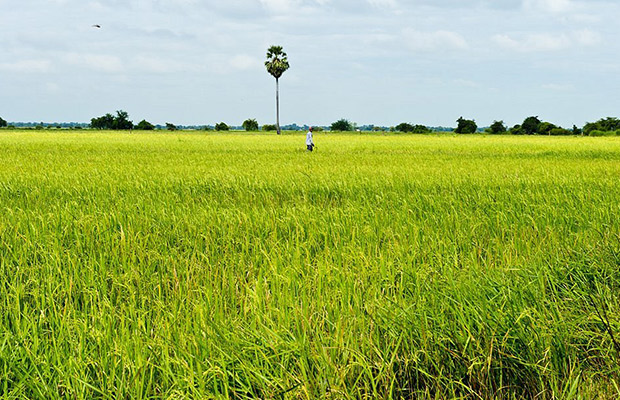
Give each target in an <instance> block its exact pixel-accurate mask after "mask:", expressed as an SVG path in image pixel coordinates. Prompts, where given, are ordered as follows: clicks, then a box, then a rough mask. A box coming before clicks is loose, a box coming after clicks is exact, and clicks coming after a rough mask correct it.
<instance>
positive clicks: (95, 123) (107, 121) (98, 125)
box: [90, 113, 114, 129]
mask: <svg viewBox="0 0 620 400" xmlns="http://www.w3.org/2000/svg"><path fill="white" fill-rule="evenodd" d="M113 123H114V117H113V116H112V114H110V113H108V114H106V115H104V116H102V117H98V118H92V119H91V120H90V127H91V128H93V129H113V128H112V125H113Z"/></svg>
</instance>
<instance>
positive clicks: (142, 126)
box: [135, 119, 155, 131]
mask: <svg viewBox="0 0 620 400" xmlns="http://www.w3.org/2000/svg"><path fill="white" fill-rule="evenodd" d="M135 128H136V129H137V130H139V131H152V130H154V129H155V125H153V124H151V123H150V122H149V121H147V120H145V119H143V120H142V121H140V122H138V125H136V127H135Z"/></svg>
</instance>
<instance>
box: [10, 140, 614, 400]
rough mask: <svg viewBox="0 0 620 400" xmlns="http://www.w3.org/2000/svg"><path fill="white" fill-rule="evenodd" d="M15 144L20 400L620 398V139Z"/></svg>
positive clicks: (13, 304)
mask: <svg viewBox="0 0 620 400" xmlns="http://www.w3.org/2000/svg"><path fill="white" fill-rule="evenodd" d="M304 139H305V138H304V135H303V134H292V133H289V134H286V135H282V136H280V137H277V136H275V135H273V134H241V133H231V134H216V133H190V132H182V133H153V134H142V133H140V134H128V133H112V132H89V131H84V132H78V133H75V132H35V131H7V130H3V131H0V397H1V398H6V399H55V398H62V399H92V398H95V399H229V398H230V399H446V398H457V399H521V398H532V399H534V398H535V399H591V398H600V399H613V398H618V397H620V374H619V372H620V347H619V346H618V343H619V342H620V317H619V316H620V273H619V267H620V138H613V137H609V138H588V137H549V138H548V137H509V136H500V137H491V136H481V135H474V136H471V137H463V136H458V137H457V136H452V135H432V136H422V135H412V136H404V135H385V136H383V135H358V134H322V133H317V134H315V141H316V142H317V145H318V147H317V151H316V152H314V153H306V152H305V146H304Z"/></svg>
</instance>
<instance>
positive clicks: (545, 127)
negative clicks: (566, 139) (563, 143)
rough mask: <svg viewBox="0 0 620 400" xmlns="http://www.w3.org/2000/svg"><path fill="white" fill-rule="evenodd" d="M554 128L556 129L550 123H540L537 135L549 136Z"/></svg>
mask: <svg viewBox="0 0 620 400" xmlns="http://www.w3.org/2000/svg"><path fill="white" fill-rule="evenodd" d="M556 128H558V127H557V126H555V125H554V124H552V123H551V122H541V123H540V125H538V134H539V135H548V136H550V135H551V131H552V130H553V129H556Z"/></svg>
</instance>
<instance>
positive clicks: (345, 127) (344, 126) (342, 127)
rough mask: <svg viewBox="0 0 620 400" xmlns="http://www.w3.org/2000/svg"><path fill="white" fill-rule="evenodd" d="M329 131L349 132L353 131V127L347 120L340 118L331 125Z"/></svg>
mask: <svg viewBox="0 0 620 400" xmlns="http://www.w3.org/2000/svg"><path fill="white" fill-rule="evenodd" d="M330 129H331V130H332V131H339V132H351V131H352V130H353V129H354V126H353V124H352V123H351V122H350V121H349V120H348V119H344V118H342V119H339V120H338V121H336V122H334V123H332V125H331V127H330Z"/></svg>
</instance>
